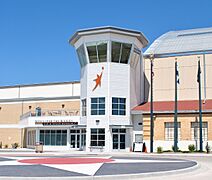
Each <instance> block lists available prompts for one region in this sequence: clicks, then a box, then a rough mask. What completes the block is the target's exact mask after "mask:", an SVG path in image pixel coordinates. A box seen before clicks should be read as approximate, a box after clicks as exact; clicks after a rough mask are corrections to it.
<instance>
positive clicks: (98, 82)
mask: <svg viewBox="0 0 212 180" xmlns="http://www.w3.org/2000/svg"><path fill="white" fill-rule="evenodd" d="M103 71H104V67H102V72H101V74H100V75H99V74H97V75H96V76H97V77H96V79H94V81H95V82H96V85H95V86H94V88H93V90H92V91H94V90H95V89H96V88H97V87H98V86H99V87H101V81H102V74H103Z"/></svg>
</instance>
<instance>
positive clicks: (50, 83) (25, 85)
mask: <svg viewBox="0 0 212 180" xmlns="http://www.w3.org/2000/svg"><path fill="white" fill-rule="evenodd" d="M79 83H80V81H64V82H49V83H35V84H20V85H18V84H17V85H11V86H10V85H6V86H0V89H7V88H20V87H32V86H48V85H62V84H79Z"/></svg>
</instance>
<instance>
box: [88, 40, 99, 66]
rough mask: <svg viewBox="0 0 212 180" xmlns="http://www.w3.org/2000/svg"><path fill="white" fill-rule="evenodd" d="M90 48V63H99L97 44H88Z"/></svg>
mask: <svg viewBox="0 0 212 180" xmlns="http://www.w3.org/2000/svg"><path fill="white" fill-rule="evenodd" d="M87 50H88V56H89V60H90V63H97V62H98V57H97V47H96V44H93V45H92V44H91V45H88V46H87Z"/></svg>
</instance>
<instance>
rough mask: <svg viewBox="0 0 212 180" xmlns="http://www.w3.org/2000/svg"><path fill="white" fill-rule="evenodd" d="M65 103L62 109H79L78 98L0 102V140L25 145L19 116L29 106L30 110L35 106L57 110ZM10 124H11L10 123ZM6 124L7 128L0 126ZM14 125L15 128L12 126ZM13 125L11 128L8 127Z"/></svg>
mask: <svg viewBox="0 0 212 180" xmlns="http://www.w3.org/2000/svg"><path fill="white" fill-rule="evenodd" d="M63 104H64V105H65V107H64V109H67V110H80V100H79V99H74V100H66V101H64V100H61V101H59V100H57V101H45V102H39V101H34V102H23V103H20V102H13V103H9V104H8V103H2V104H0V107H1V108H0V109H1V110H0V142H2V143H3V147H4V146H5V144H7V145H9V148H10V147H11V144H12V143H16V142H17V143H18V144H19V146H21V147H22V146H25V140H26V135H25V130H24V129H21V128H20V127H18V123H19V119H20V116H21V115H22V114H24V113H26V112H29V111H30V109H29V106H31V110H35V108H36V107H41V109H45V110H59V109H62V105H63ZM10 124H11V125H10ZM5 125H8V126H7V128H5V127H1V126H5ZM14 125H15V126H17V128H14ZM10 126H11V127H13V128H10Z"/></svg>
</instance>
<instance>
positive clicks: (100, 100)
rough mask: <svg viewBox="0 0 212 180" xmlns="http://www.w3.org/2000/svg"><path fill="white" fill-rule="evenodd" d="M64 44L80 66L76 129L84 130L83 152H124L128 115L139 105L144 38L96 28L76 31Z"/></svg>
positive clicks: (130, 124) (129, 133)
mask: <svg viewBox="0 0 212 180" xmlns="http://www.w3.org/2000/svg"><path fill="white" fill-rule="evenodd" d="M69 42H70V44H72V45H73V46H74V47H75V48H76V51H77V55H78V59H79V62H80V66H81V76H80V83H81V97H80V99H81V106H80V108H81V113H80V116H81V117H80V124H82V125H86V150H87V151H96V150H98V151H99V150H100V151H105V152H109V151H113V150H114V151H116V150H123V151H129V150H130V148H131V147H132V133H133V122H132V118H131V114H130V111H131V109H132V108H133V107H135V106H136V105H138V104H140V103H142V102H143V101H144V89H143V87H144V86H143V85H144V74H143V61H142V51H141V49H142V48H143V47H145V46H146V45H147V43H148V41H147V39H146V38H145V36H144V35H143V34H142V33H141V32H138V31H134V30H127V29H121V28H117V27H100V28H93V29H85V30H79V31H77V32H76V33H75V34H74V35H73V36H72V38H71V39H70V41H69Z"/></svg>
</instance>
